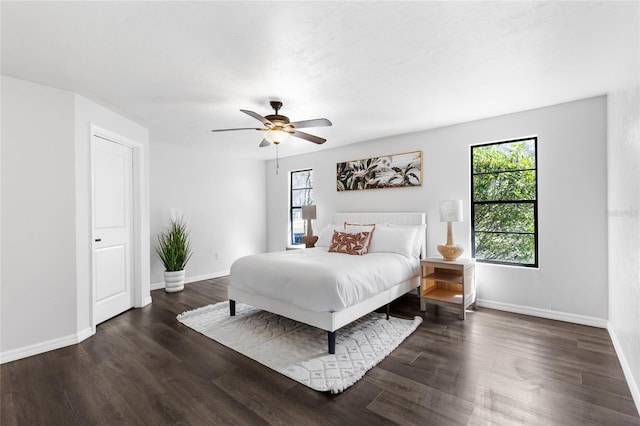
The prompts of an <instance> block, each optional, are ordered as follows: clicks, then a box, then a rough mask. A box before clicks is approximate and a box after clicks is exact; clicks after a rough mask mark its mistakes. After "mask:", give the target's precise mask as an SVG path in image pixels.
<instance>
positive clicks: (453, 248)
mask: <svg viewBox="0 0 640 426" xmlns="http://www.w3.org/2000/svg"><path fill="white" fill-rule="evenodd" d="M440 222H447V244H441V245H439V246H438V252H440V254H441V255H442V257H444V260H456V259H457V258H458V257H460V255H461V254H462V252H463V251H464V248H462V247H461V246H459V245H457V244H455V243H454V242H453V222H462V200H445V201H440Z"/></svg>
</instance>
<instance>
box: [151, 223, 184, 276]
mask: <svg viewBox="0 0 640 426" xmlns="http://www.w3.org/2000/svg"><path fill="white" fill-rule="evenodd" d="M155 249H156V254H157V255H158V257H159V258H160V260H162V263H163V264H164V268H165V270H166V271H167V272H173V271H182V270H183V269H184V268H185V266H186V265H187V262H188V261H189V259H190V258H191V255H192V254H193V253H192V252H191V242H190V241H189V230H188V229H187V225H185V224H184V222H182V220H180V221H176V220H172V221H171V226H169V228H168V229H165V230H164V231H163V232H161V233H160V234H159V235H158V245H157V246H156V248H155Z"/></svg>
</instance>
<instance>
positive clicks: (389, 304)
mask: <svg viewBox="0 0 640 426" xmlns="http://www.w3.org/2000/svg"><path fill="white" fill-rule="evenodd" d="M390 310H391V303H387V321H389V311H390Z"/></svg>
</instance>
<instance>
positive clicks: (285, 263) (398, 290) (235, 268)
mask: <svg viewBox="0 0 640 426" xmlns="http://www.w3.org/2000/svg"><path fill="white" fill-rule="evenodd" d="M425 216H426V215H425V213H420V212H409V213H335V214H334V215H333V221H332V225H329V226H328V227H327V228H325V229H323V230H322V231H321V232H320V238H319V240H318V243H316V245H317V246H316V247H315V248H311V249H305V250H290V251H283V252H273V253H263V254H257V255H250V256H245V257H242V258H240V259H238V260H236V261H235V262H234V263H233V265H232V266H231V279H230V284H229V289H228V292H229V309H230V315H232V316H233V315H235V304H236V302H240V303H245V304H248V305H252V306H254V307H257V308H260V309H262V310H265V311H268V312H272V313H275V314H278V315H281V316H284V317H287V318H290V319H293V320H296V321H299V322H302V323H305V324H309V325H312V326H314V327H318V328H320V329H323V330H326V331H327V336H328V350H329V353H331V354H333V353H335V337H336V331H337V330H338V329H340V328H341V327H343V326H345V325H347V324H349V323H350V322H352V321H354V320H356V319H358V318H360V317H362V316H363V315H366V314H368V313H369V312H372V311H374V310H376V309H378V308H380V307H383V306H385V305H387V316H388V304H389V303H390V302H392V301H393V300H395V299H396V298H398V297H400V296H402V295H403V294H405V293H407V292H409V291H411V290H413V289H415V288H417V287H419V286H420V258H424V257H426V256H425V253H426V249H425V244H426V224H425ZM345 223H349V224H376V228H375V229H374V230H373V232H372V234H371V238H372V240H371V245H370V246H369V253H367V254H364V255H361V256H357V255H349V254H343V253H330V252H328V247H327V246H326V245H325V244H326V240H327V238H329V237H328V235H331V234H332V233H333V230H339V231H342V230H344V224H345ZM382 228H385V229H382ZM376 231H379V232H378V234H376ZM376 236H377V237H378V239H377V240H376Z"/></svg>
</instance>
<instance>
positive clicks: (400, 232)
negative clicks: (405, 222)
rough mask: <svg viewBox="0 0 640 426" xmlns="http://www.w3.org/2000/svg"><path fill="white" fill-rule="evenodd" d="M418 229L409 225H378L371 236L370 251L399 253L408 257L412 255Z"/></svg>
mask: <svg viewBox="0 0 640 426" xmlns="http://www.w3.org/2000/svg"><path fill="white" fill-rule="evenodd" d="M417 232H418V229H416V228H409V227H403V228H398V227H391V226H380V227H376V230H375V232H374V233H373V235H372V236H371V237H372V238H371V245H370V246H369V253H398V254H401V255H403V256H406V257H412V256H414V254H413V246H414V242H415V240H416V233H417Z"/></svg>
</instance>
